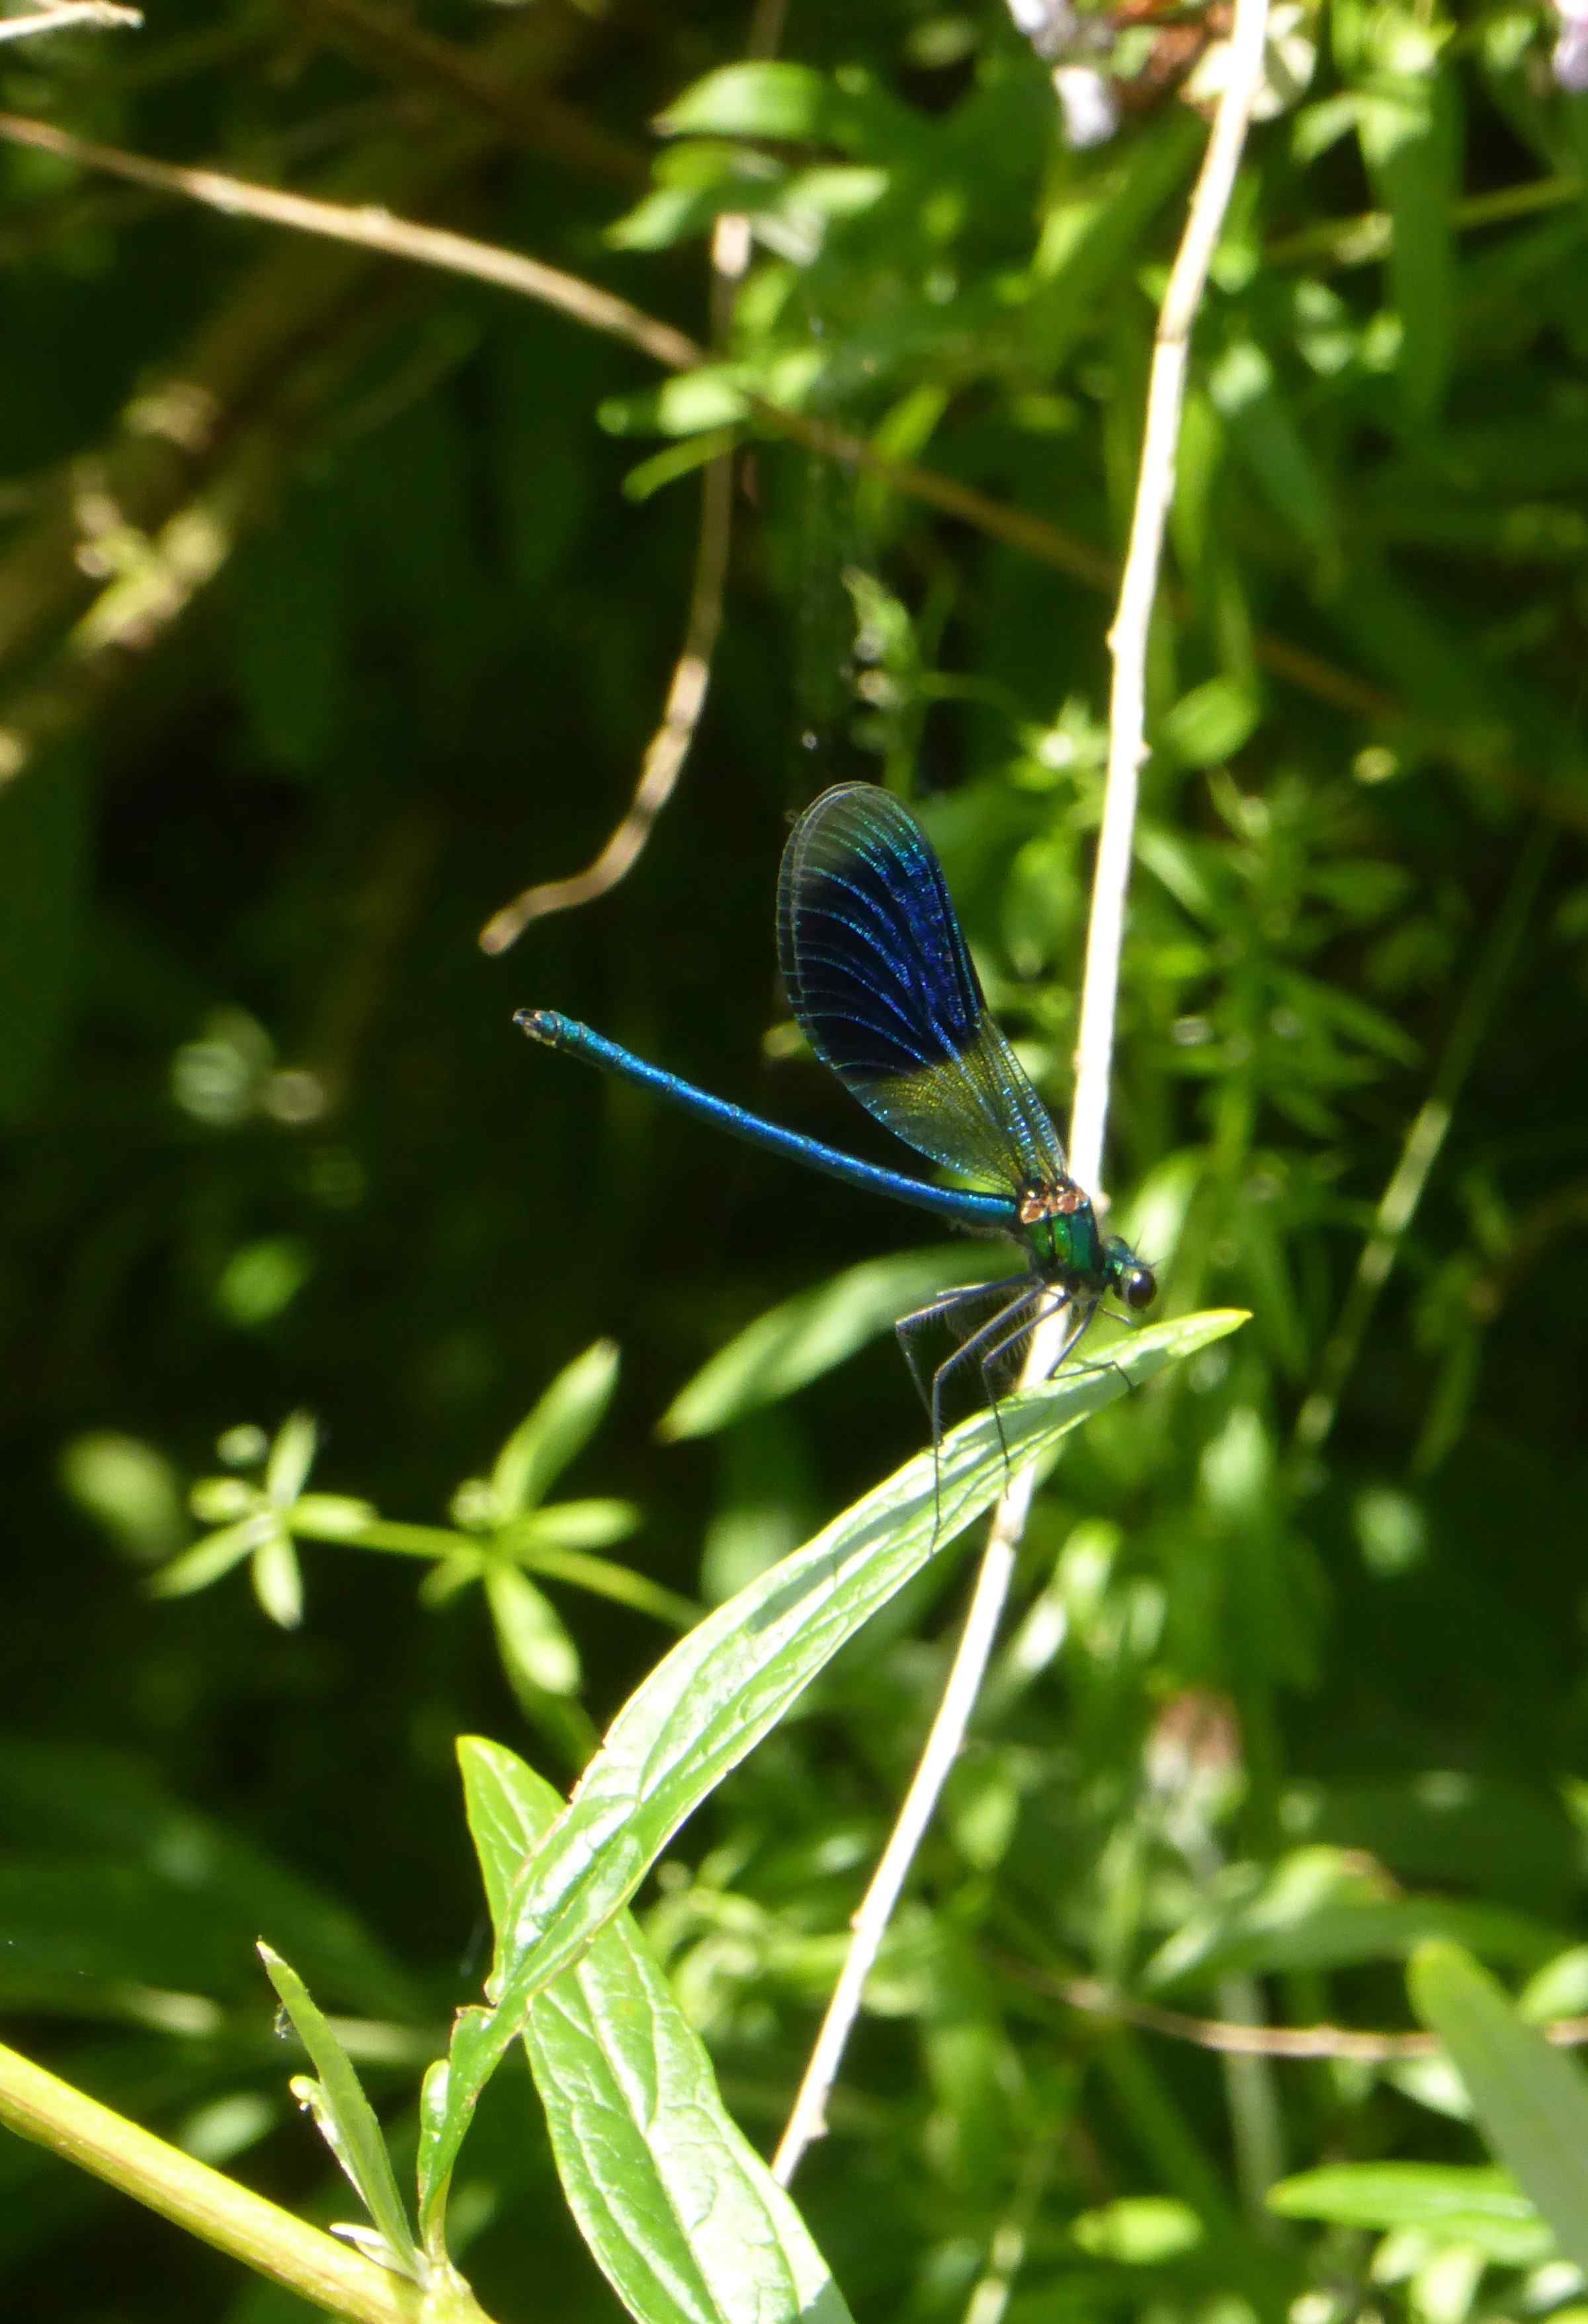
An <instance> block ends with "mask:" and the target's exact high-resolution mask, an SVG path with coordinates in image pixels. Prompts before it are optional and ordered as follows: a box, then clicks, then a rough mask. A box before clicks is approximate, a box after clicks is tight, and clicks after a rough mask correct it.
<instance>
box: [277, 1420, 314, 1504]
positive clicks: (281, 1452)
mask: <svg viewBox="0 0 1588 2324" xmlns="http://www.w3.org/2000/svg"><path fill="white" fill-rule="evenodd" d="M317 1439H318V1431H317V1430H316V1428H315V1425H314V1422H313V1420H312V1418H311V1417H310V1416H309V1414H308V1413H307V1412H293V1413H289V1414H288V1416H287V1417H286V1419H285V1420H284V1421H282V1425H281V1427H280V1428H279V1429H278V1430H277V1432H276V1439H275V1442H274V1443H273V1444H272V1446H271V1448H270V1458H269V1460H268V1461H267V1462H265V1464H264V1489H265V1491H266V1492H267V1493H268V1494H269V1495H270V1498H271V1499H272V1501H273V1502H274V1503H275V1505H276V1507H277V1508H284V1507H286V1506H287V1505H288V1504H289V1503H291V1502H292V1501H295V1500H296V1499H297V1498H298V1496H299V1494H300V1492H301V1491H302V1490H303V1488H304V1486H305V1485H306V1484H307V1483H308V1481H309V1471H310V1469H312V1468H313V1466H314V1452H315V1445H316V1442H317Z"/></svg>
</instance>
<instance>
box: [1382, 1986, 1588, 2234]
mask: <svg viewBox="0 0 1588 2324" xmlns="http://www.w3.org/2000/svg"><path fill="white" fill-rule="evenodd" d="M1407 1984H1408V1989H1409V1991H1410V1994H1411V2000H1412V2006H1413V2008H1414V2009H1415V2010H1416V2011H1417V2015H1418V2016H1419V2017H1420V2018H1421V2019H1422V2021H1423V2023H1424V2024H1425V2025H1426V2026H1427V2027H1428V2028H1429V2030H1430V2032H1432V2033H1436V2034H1437V2035H1438V2036H1439V2039H1440V2040H1441V2041H1442V2042H1443V2043H1444V2044H1445V2048H1446V2050H1448V2052H1450V2057H1451V2061H1452V2063H1453V2064H1454V2067H1455V2069H1456V2071H1457V2072H1458V2073H1459V2074H1460V2076H1461V2078H1462V2080H1463V2082H1464V2083H1465V2084H1466V2087H1467V2094H1468V2096H1469V2097H1470V2098H1471V2099H1472V2102H1473V2112H1474V2114H1475V2115H1476V2116H1477V2118H1478V2121H1479V2123H1480V2125H1481V2126H1482V2130H1483V2133H1484V2135H1485V2136H1486V2137H1487V2138H1488V2140H1489V2141H1490V2143H1491V2145H1492V2146H1493V2148H1494V2150H1495V2152H1496V2153H1498V2154H1499V2156H1500V2160H1501V2162H1502V2163H1507V2164H1509V2166H1510V2169H1511V2170H1512V2171H1513V2172H1515V2173H1516V2176H1517V2179H1518V2181H1519V2183H1520V2185H1521V2186H1522V2188H1523V2190H1525V2192H1526V2193H1527V2194H1528V2195H1530V2196H1531V2198H1532V2199H1533V2201H1534V2202H1535V2203H1536V2204H1537V2207H1538V2209H1539V2210H1540V2211H1541V2212H1542V2214H1543V2216H1544V2218H1546V2220H1547V2221H1548V2222H1549V2225H1550V2226H1551V2227H1553V2228H1554V2230H1555V2233H1556V2239H1557V2240H1558V2242H1559V2245H1560V2248H1561V2250H1562V2252H1563V2253H1564V2254H1565V2257H1566V2258H1567V2259H1569V2260H1571V2261H1572V2262H1573V2263H1574V2265H1576V2266H1578V2267H1583V2268H1588V2089H1584V2087H1583V2076H1582V2073H1581V2071H1580V2070H1579V2069H1578V2068H1577V2067H1576V2066H1575V2065H1574V2064H1573V2063H1572V2061H1570V2060H1569V2059H1568V2058H1566V2057H1565V2056H1563V2055H1562V2053H1561V2052H1559V2051H1558V2050H1552V2049H1551V2048H1550V2046H1549V2044H1548V2043H1547V2042H1546V2041H1545V2039H1544V2037H1543V2035H1542V2034H1541V2033H1538V2032H1537V2030H1536V2029H1535V2028H1534V2027H1533V2026H1531V2025H1528V2024H1526V2023H1525V2022H1524V2021H1523V2019H1522V2018H1520V2017H1519V2015H1517V2013H1516V2011H1515V2010H1514V2009H1513V2008H1512V2006H1511V2005H1510V2001H1509V2000H1508V1999H1507V1998H1506V1996H1505V1994H1504V1993H1503V1992H1502V1991H1501V1989H1500V1987H1499V1986H1498V1985H1497V1984H1496V1983H1495V1981H1494V1979H1493V1978H1491V1976H1490V1975H1489V1974H1488V1972H1487V1970H1485V1969H1480V1968H1479V1966H1478V1964H1477V1962H1476V1961H1475V1960H1473V1959H1472V1957H1471V1956H1470V1954H1468V1953H1465V1952H1463V1951H1461V1950H1459V1949H1458V1948H1457V1947H1456V1946H1454V1945H1452V1944H1426V1945H1423V1946H1421V1947H1419V1949H1418V1950H1417V1953H1416V1954H1415V1955H1414V1956H1413V1959H1412V1962H1411V1967H1410V1969H1409V1970H1408V1976H1407Z"/></svg>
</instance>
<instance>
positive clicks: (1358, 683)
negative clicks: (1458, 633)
mask: <svg viewBox="0 0 1588 2324" xmlns="http://www.w3.org/2000/svg"><path fill="white" fill-rule="evenodd" d="M0 138H8V139H10V140H11V141H12V142H13V143H16V144H23V145H32V146H35V147H37V148H38V149H39V150H40V151H41V152H49V153H56V154H59V155H60V156H61V157H62V158H63V159H64V160H68V161H77V162H78V163H80V164H81V165H82V166H83V167H85V168H92V169H97V170H103V171H106V173H107V174H108V175H110V176H114V177H119V178H123V179H126V180H130V181H131V182H132V183H134V185H141V186H145V187H148V188H150V189H152V190H154V191H156V192H159V193H163V194H168V195H173V196H178V197H184V198H187V199H189V200H193V201H199V202H203V203H205V204H206V205H207V206H208V207H210V208H215V209H218V210H221V211H223V212H224V213H225V214H226V216H227V217H256V218H260V219H263V220H264V221H266V222H268V223H271V224H275V225H281V226H291V227H293V228H295V229H296V230H297V231H298V232H300V233H303V234H312V235H319V237H321V238H322V239H325V240H328V241H333V242H341V243H348V244H354V245H355V246H357V247H361V248H365V249H374V250H379V251H382V252H383V253H384V254H386V255H388V256H390V257H393V258H400V259H405V260H407V261H409V262H410V263H413V264H416V265H423V266H435V267H439V268H442V269H444V270H445V271H447V272H451V273H457V274H465V275H469V276H472V277H474V278H475V280H476V281H486V282H491V283H494V284H495V285H497V286H498V287H499V288H501V289H503V290H507V291H513V292H516V293H517V294H518V295H519V296H521V297H524V298H530V299H535V300H541V301H543V302H544V303H545V304H547V305H549V306H551V307H553V308H555V309H557V310H558V311H559V313H562V314H566V315H568V316H569V317H570V318H572V319H573V320H574V321H576V322H578V323H582V324H583V325H584V326H585V327H586V328H587V329H591V330H595V331H600V332H602V333H604V334H605V335H607V336H610V337H615V338H619V339H623V340H624V341H625V342H626V343H627V344H628V345H630V346H633V347H636V348H637V349H638V350H639V351H640V353H641V354H642V355H648V356H649V357H650V358H651V361H652V362H654V363H658V364H660V365H661V366H662V367H663V369H664V370H668V371H692V370H694V369H695V368H696V367H697V365H699V364H702V363H704V362H705V361H706V350H705V348H704V347H702V346H698V345H697V343H696V342H695V341H694V340H693V339H691V338H689V337H688V336H687V334H686V333H684V332H682V331H679V330H677V329H675V328H674V327H673V326H672V325H671V324H669V323H664V322H661V321H660V320H659V319H657V318H655V317H653V316H650V315H646V314H644V313H643V312H642V310H641V309H638V308H636V307H633V306H631V304H630V303H629V301H628V300H625V299H618V298H614V296H613V295H612V294H611V293H610V292H607V291H602V290H600V289H598V288H597V287H596V286H595V285H594V284H592V283H589V282H586V281H583V280H581V278H580V277H578V276H577V275H571V274H567V273H564V272H561V271H560V270H559V268H557V267H552V266H547V265H544V264H542V263H540V262H539V261H537V260H534V259H531V258H522V257H519V256H517V255H516V254H513V253H512V252H508V251H503V250H502V249H500V248H498V247H497V246H496V245H495V244H490V243H482V242H477V241H475V240H473V239H472V238H471V237H470V236H468V235H460V234H452V233H448V232H444V231H442V230H439V229H438V228H435V227H431V226H418V225H415V224H413V223H412V222H411V221H409V220H407V219H404V218H401V217H396V216H394V215H393V213H392V211H390V210H388V209H385V208H378V207H374V206H371V205H360V206H357V207H355V206H353V205H350V204H347V203H342V202H328V201H317V200H315V199H313V198H310V197H309V196H307V195H302V194H290V193H285V192H283V191H282V190H281V189H279V188H276V187H273V186H262V185H258V184H255V183H254V182H251V181H250V180H247V179H244V178H236V177H233V176H231V175H230V174H228V173H226V172H225V171H216V170H189V169H186V168H183V167H180V166H179V165H177V164H174V163H167V162H161V161H149V160H147V159H145V158H144V156H143V155H142V154H137V153H129V152H125V151H123V150H121V149H120V148H117V147H114V146H106V145H96V144H90V143H87V142H86V141H85V140H83V139H81V138H78V137H73V136H72V135H71V134H69V132H68V131H66V130H62V129H57V128H56V127H55V126H54V124H52V123H50V122H44V121H34V120H29V119H27V118H25V117H22V116H19V115H14V114H0ZM746 401H747V403H748V405H749V409H750V413H751V416H752V419H753V420H755V422H756V423H757V425H759V426H761V427H762V428H765V429H769V430H771V432H773V433H775V434H777V435H779V436H782V437H785V438H788V439H789V441H790V442H791V443H796V444H800V445H803V446H804V447H806V448H807V449H808V450H809V451H813V452H817V453H819V454H821V456H822V457H824V458H826V459H830V460H834V461H836V462H838V463H839V464H840V465H841V466H850V467H854V468H860V469H863V470H864V471H865V473H866V474H867V475H873V476H875V477H877V478H878V480H879V481H880V482H881V483H882V484H887V485H888V486H889V487H890V488H891V490H892V491H894V492H898V493H904V494H905V495H906V496H907V497H908V498H909V499H911V500H918V501H920V502H922V503H924V504H925V505H926V506H927V507H928V508H936V509H940V510H941V511H942V512H943V513H944V514H945V515H946V516H952V517H956V518H958V519H959V520H960V521H962V522H964V523H966V524H970V525H974V527H975V529H976V530H978V531H979V532H983V533H985V534H986V535H987V537H988V538H989V539H993V540H1001V541H1002V542H1003V543H1004V544H1005V546H1006V547H1008V548H1011V549H1019V550H1020V551H1021V552H1022V553H1023V554H1024V555H1026V556H1029V557H1034V558H1038V559H1039V560H1040V562H1042V563H1043V564H1046V565H1050V566H1052V567H1054V569H1055V570H1056V571H1057V572H1060V573H1066V574H1068V575H1069V576H1070V577H1071V578H1072V579H1074V580H1076V581H1078V582H1080V583H1081V584H1082V586H1084V587H1085V588H1088V589H1093V590H1096V591H1098V592H1099V593H1101V594H1104V595H1106V594H1109V593H1112V591H1113V588H1114V586H1115V585H1116V584H1117V582H1118V579H1119V568H1118V566H1117V564H1116V562H1115V560H1114V559H1113V558H1112V557H1110V556H1109V555H1108V554H1107V553H1106V552H1105V551H1104V550H1103V549H1097V548H1094V546H1093V545H1092V544H1091V543H1090V542H1089V541H1085V540H1083V539H1079V538H1078V537H1077V536H1076V534H1074V533H1071V532H1066V530H1065V529H1064V528H1063V526H1062V525H1057V524H1054V523H1052V522H1050V521H1049V520H1048V519H1047V518H1046V517H1040V516H1036V515H1033V514H1032V513H1031V512H1029V511H1028V510H1025V509H1018V508H1011V507H1010V506H1008V504H1007V503H1004V502H1002V501H997V500H994V499H992V497H991V495H990V494H988V493H983V492H978V491H977V490H976V488H975V486H974V484H962V483H961V482H960V481H959V479H958V478H957V477H955V476H948V475H943V474H941V473H940V472H939V471H938V470H937V469H933V468H926V467H922V466H919V464H918V463H917V462H915V461H913V460H894V459H890V458H889V457H887V456H886V455H885V454H883V453H881V452H879V451H877V450H876V448H875V447H873V446H872V444H870V443H868V442H867V440H866V439H865V438H864V437H863V436H855V435H853V434H851V433H850V432H849V431H848V430H846V429H842V428H836V427H835V426H833V425H832V424H831V423H830V422H829V421H826V420H818V419H816V418H814V417H813V416H812V415H811V414H810V413H808V412H804V411H791V410H785V409H784V408H783V407H781V406H780V405H777V404H772V403H768V402H766V401H764V400H762V399H761V398H757V397H747V398H746ZM1166 602H1167V603H1168V604H1169V605H1170V607H1171V609H1172V610H1173V611H1175V612H1176V613H1184V612H1186V611H1187V610H1188V609H1189V603H1190V601H1189V599H1188V597H1186V595H1185V594H1184V593H1183V592H1180V591H1177V590H1176V591H1170V592H1168V593H1166ZM1253 650H1254V652H1255V653H1256V656H1257V659H1258V661H1259V662H1260V664H1261V666H1262V667H1263V668H1264V669H1269V670H1271V671H1272V672H1273V674H1274V676H1275V677H1277V678H1284V679H1286V680H1288V682H1289V683H1290V684H1292V685H1294V686H1296V687H1299V688H1300V689H1301V690H1302V691H1303V692H1304V693H1307V694H1311V695H1313V696H1316V699H1318V700H1319V701H1322V702H1327V703H1331V704H1332V705H1334V707H1335V708H1337V709H1340V710H1343V711H1346V712H1348V713H1350V714H1351V715H1353V716H1358V717H1363V718H1369V719H1373V720H1377V721H1379V722H1380V723H1383V724H1393V723H1395V722H1397V721H1399V720H1400V719H1402V718H1403V717H1404V715H1405V713H1404V710H1403V708H1402V705H1400V703H1399V701H1398V700H1397V698H1396V696H1394V695H1393V694H1390V693H1389V692H1387V691H1386V690H1385V689H1384V688H1383V687H1378V686H1375V685H1373V684H1371V682H1370V681H1368V680H1366V679H1364V678H1358V677H1355V676H1354V675H1353V674H1352V673H1351V672H1349V671H1346V670H1343V669H1339V668H1337V667H1336V666H1335V665H1334V664H1333V663H1331V662H1329V661H1327V660H1325V659H1324V657H1323V656H1322V655H1320V654H1315V653H1312V652H1309V651H1308V650H1307V649H1306V647H1304V646H1297V645H1294V644H1292V643H1291V642H1290V641H1288V640H1287V639H1284V638H1277V637H1273V636H1269V635H1267V634H1264V633H1259V635H1258V637H1257V638H1256V640H1255V641H1254V646H1253ZM1488 771H1489V772H1490V773H1491V775H1492V778H1493V779H1494V780H1496V781H1503V782H1505V783H1506V785H1507V787H1508V788H1511V789H1513V790H1516V791H1518V792H1519V793H1520V794H1521V795H1523V796H1526V797H1529V798H1535V799H1537V803H1538V804H1539V805H1540V806H1541V807H1546V809H1547V810H1548V811H1549V812H1550V813H1551V814H1552V815H1553V816H1554V817H1555V819H1556V821H1559V822H1563V823H1568V824H1575V825H1579V826H1583V827H1588V808H1584V807H1583V806H1582V805H1581V803H1580V802H1576V801H1574V800H1573V799H1571V798H1565V797H1561V796H1557V794H1556V793H1555V792H1553V791H1546V788H1544V787H1543V786H1540V785H1537V784H1535V783H1532V782H1531V781H1530V779H1528V778H1526V777H1523V776H1520V775H1518V774H1510V773H1505V772H1502V771H1500V770H1488Z"/></svg>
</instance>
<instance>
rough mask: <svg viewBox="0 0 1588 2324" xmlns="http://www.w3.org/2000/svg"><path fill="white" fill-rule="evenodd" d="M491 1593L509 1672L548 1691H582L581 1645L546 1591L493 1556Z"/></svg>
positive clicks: (488, 1567) (488, 1573)
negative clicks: (577, 1643)
mask: <svg viewBox="0 0 1588 2324" xmlns="http://www.w3.org/2000/svg"><path fill="white" fill-rule="evenodd" d="M485 1596H486V1598H487V1600H489V1602H490V1607H491V1618H492V1621H493V1622H494V1625H495V1628H496V1643H497V1645H498V1646H500V1648H501V1650H502V1660H503V1665H504V1666H505V1668H506V1671H507V1674H508V1676H509V1678H510V1679H512V1682H513V1684H514V1685H515V1686H517V1685H518V1684H519V1683H520V1682H521V1681H526V1682H527V1683H529V1684H530V1685H531V1687H537V1688H540V1690H542V1691H543V1692H545V1693H547V1694H577V1692H578V1691H579V1655H578V1649H577V1646H575V1645H574V1642H573V1640H572V1638H570V1637H569V1636H568V1631H567V1630H566V1628H564V1627H563V1624H562V1622H561V1620H560V1619H559V1616H558V1614H557V1610H556V1609H555V1608H554V1607H553V1606H552V1605H551V1603H550V1601H549V1600H548V1599H547V1597H546V1595H545V1593H544V1592H543V1591H540V1590H537V1589H536V1587H535V1585H534V1583H533V1582H531V1581H530V1580H528V1578H527V1577H526V1576H525V1575H524V1574H522V1573H521V1572H519V1570H518V1568H517V1566H515V1565H509V1564H507V1563H505V1562H504V1561H503V1559H502V1558H500V1557H491V1558H487V1560H486V1561H485Z"/></svg>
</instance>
